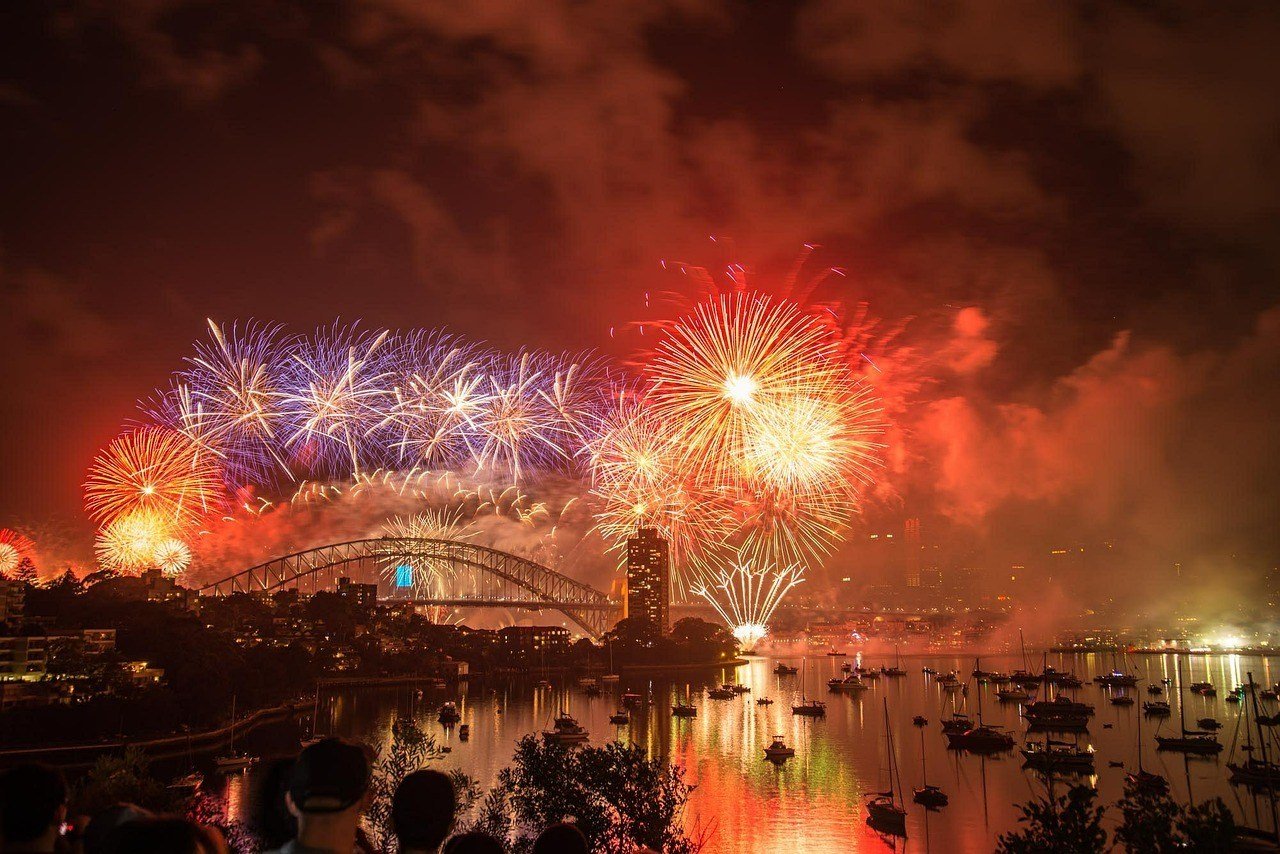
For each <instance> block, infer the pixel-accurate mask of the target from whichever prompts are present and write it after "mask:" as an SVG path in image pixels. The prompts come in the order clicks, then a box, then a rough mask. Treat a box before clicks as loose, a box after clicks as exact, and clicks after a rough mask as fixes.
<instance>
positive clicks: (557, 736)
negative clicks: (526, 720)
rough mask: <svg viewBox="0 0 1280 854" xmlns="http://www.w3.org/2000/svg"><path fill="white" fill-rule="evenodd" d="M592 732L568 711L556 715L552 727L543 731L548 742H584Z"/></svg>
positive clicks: (543, 735)
mask: <svg viewBox="0 0 1280 854" xmlns="http://www.w3.org/2000/svg"><path fill="white" fill-rule="evenodd" d="M589 735H590V733H588V732H587V729H586V727H584V726H582V725H581V724H580V723H578V721H577V720H576V719H574V717H573V716H572V715H570V714H569V713H568V712H561V713H560V714H558V715H556V717H555V721H554V722H553V723H552V728H551V729H549V730H543V731H542V739H543V741H545V742H547V743H548V744H552V743H555V744H570V745H572V744H582V743H583V742H584V741H586V740H587V738H588V736H589Z"/></svg>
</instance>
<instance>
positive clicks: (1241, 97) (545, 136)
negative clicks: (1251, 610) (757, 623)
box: [0, 0, 1280, 574]
mask: <svg viewBox="0 0 1280 854" xmlns="http://www.w3.org/2000/svg"><path fill="white" fill-rule="evenodd" d="M0 42H2V43H0V141H2V142H3V152H4V154H3V157H0V187H2V188H3V195H2V196H0V198H2V202H0V359H2V363H3V365H4V371H3V376H4V386H5V388H4V394H3V395H0V419H2V421H0V423H2V424H3V427H4V441H3V443H0V470H2V471H3V473H4V475H3V484H4V486H3V490H2V492H0V526H3V525H15V524H20V523H38V524H47V523H48V520H49V519H50V518H55V517H56V518H62V519H65V520H67V521H68V522H69V523H70V524H84V522H83V514H82V511H81V509H80V484H81V482H82V481H83V479H84V473H85V470H86V469H87V467H88V465H89V463H90V461H91V459H92V457H93V455H94V453H95V452H96V451H97V449H98V448H100V447H101V446H102V445H103V444H104V443H105V442H107V441H108V440H109V439H110V438H111V437H112V436H114V435H115V434H116V433H117V432H118V430H119V429H120V427H121V426H122V425H123V424H124V423H126V422H127V421H128V420H129V419H131V418H136V417H137V410H136V402H137V401H138V400H139V399H141V398H145V397H147V396H148V395H149V394H150V393H151V391H152V389H153V388H155V387H156V386H158V385H162V384H163V383H164V382H165V381H166V378H167V375H168V374H169V373H170V372H171V371H173V370H175V369H176V368H178V367H179V366H180V364H181V359H182V357H183V356H184V355H186V354H188V353H189V352H190V348H191V342H192V341H193V340H195V339H196V338H197V337H199V336H201V335H202V334H203V332H204V327H205V318H208V317H211V318H214V319H216V320H219V321H222V322H228V323H229V322H231V321H233V320H236V319H246V318H250V317H253V318H259V319H262V320H275V321H281V322H285V323H287V324H289V325H290V326H291V327H292V328H294V329H297V330H307V329H310V328H312V327H314V326H316V325H318V324H327V323H329V322H331V321H332V320H333V319H334V318H339V317H340V318H342V319H344V320H351V319H355V318H363V320H364V323H365V324H366V325H369V326H388V327H399V328H404V327H413V326H448V327H450V328H452V329H455V330H457V331H460V332H463V333H466V334H467V335H469V336H472V337H476V338H483V339H487V340H490V341H492V342H494V343H495V344H497V345H499V346H502V347H517V346H519V345H521V344H528V345H533V346H541V347H549V348H555V349H577V348H582V347H598V348H601V349H603V350H605V351H606V352H608V353H611V354H616V355H620V356H621V355H626V353H627V352H628V351H629V349H631V348H633V347H634V346H636V342H635V341H634V340H633V338H632V337H631V336H630V335H629V334H628V335H619V336H618V337H616V338H610V335H609V330H610V328H611V327H612V328H616V329H619V330H625V329H626V328H627V326H628V324H629V323H631V322H632V321H636V320H640V319H643V318H644V308H643V297H644V294H645V293H646V292H652V293H659V292H661V291H663V290H665V289H672V288H677V287H679V286H680V283H679V282H678V281H673V278H674V277H676V274H673V273H671V272H670V271H669V270H668V271H664V269H663V267H662V263H661V262H662V261H664V260H666V261H668V262H670V261H674V260H678V261H684V262H689V263H691V264H698V265H702V266H706V267H709V268H711V269H713V270H719V269H721V268H723V266H724V265H725V264H727V263H730V262H740V263H742V264H745V265H747V266H748V267H750V268H752V269H753V271H755V272H756V273H758V275H759V277H760V279H759V280H760V281H761V282H764V283H766V284H767V283H768V282H770V281H776V280H777V278H779V277H780V276H781V275H782V274H784V273H785V271H786V270H787V269H788V267H789V266H790V264H791V263H792V262H793V261H794V259H795V258H796V257H797V255H798V254H799V252H800V250H801V247H802V245H803V244H805V243H806V242H808V243H815V244H820V245H821V249H819V250H818V251H817V252H816V253H815V255H814V257H813V258H812V259H811V261H810V264H812V265H813V266H814V267H815V268H816V269H817V270H820V269H821V268H822V267H823V266H826V265H837V266H840V267H843V268H845V269H846V270H847V273H848V275H847V276H846V277H844V278H835V279H833V280H832V281H831V283H829V284H827V285H824V288H827V289H828V292H827V294H826V296H828V297H829V298H831V299H843V300H846V301H848V302H851V303H857V302H859V301H864V300H865V301H866V302H867V303H868V306H869V311H870V313H871V314H872V315H874V316H875V317H878V318H881V319H882V327H881V328H882V329H883V330H891V329H892V330H898V329H901V333H900V336H899V338H898V339H897V344H896V346H897V347H899V348H901V349H899V350H898V355H899V358H898V361H897V363H896V367H898V368H899V369H901V370H903V371H904V372H905V371H906V370H907V368H906V367H905V366H906V364H907V363H908V362H909V363H910V366H911V367H910V372H911V378H912V380H913V382H914V381H916V380H918V381H919V382H918V383H917V385H918V387H913V388H912V389H911V391H910V394H909V395H908V398H909V399H908V400H907V405H906V406H905V408H904V410H903V411H902V412H901V413H900V428H901V431H900V436H899V438H900V441H898V442H897V444H895V446H894V447H892V448H891V449H890V456H889V466H888V468H887V470H886V474H885V479H884V485H883V487H882V489H881V490H880V491H879V494H878V495H877V496H876V497H875V500H874V501H872V502H871V503H870V504H869V506H868V511H867V518H868V524H871V525H875V524H881V523H883V524H885V525H890V524H898V525H900V524H901V523H900V519H901V517H902V516H904V515H916V516H921V517H923V518H925V519H927V520H929V522H928V523H927V524H928V525H930V526H931V527H932V528H933V529H934V530H941V529H943V528H946V529H952V530H955V531H959V532H964V536H965V537H966V538H969V539H972V540H974V541H983V542H987V543H988V545H990V544H992V543H994V544H996V545H997V546H998V549H997V551H998V553H999V554H1000V555H1002V556H1004V557H1008V558H1009V559H1016V558H1017V555H1018V553H1019V552H1020V551H1025V552H1027V553H1033V552H1035V551H1036V550H1038V549H1041V548H1047V547H1048V546H1049V545H1051V544H1053V543H1056V542H1067V541H1071V542H1074V541H1077V540H1079V541H1081V542H1083V541H1086V540H1087V541H1090V542H1093V541H1097V540H1102V539H1107V540H1113V541H1115V542H1118V543H1121V544H1122V545H1123V546H1124V547H1125V550H1126V554H1127V555H1128V559H1129V560H1131V561H1132V562H1133V564H1134V565H1135V566H1136V565H1141V566H1144V567H1156V566H1166V565H1168V564H1169V563H1170V562H1171V561H1174V560H1178V561H1183V562H1186V563H1187V564H1188V565H1197V566H1200V567H1202V568H1203V569H1205V570H1212V571H1217V570H1219V569H1223V570H1224V571H1225V570H1226V569H1232V568H1239V569H1241V570H1242V571H1244V572H1245V573H1247V574H1248V573H1255V572H1261V571H1263V570H1265V569H1266V568H1268V567H1270V566H1273V565H1274V563H1275V561H1276V554H1277V550H1278V548H1280V546H1278V543H1277V539H1278V537H1280V535H1278V534H1277V529H1276V525H1275V520H1276V516H1277V510H1278V508H1280V452H1278V451H1277V444H1278V443H1277V440H1276V436H1277V434H1278V432H1277V427H1276V426H1275V425H1276V424H1277V422H1280V382H1278V380H1280V288H1278V287H1277V284H1276V283H1277V281H1278V279H1277V273H1278V272H1280V270H1278V267H1280V98H1278V97H1277V94H1276V93H1277V91H1278V90H1280V61H1278V60H1277V59H1276V45H1277V44H1280V6H1277V5H1276V4H1272V3H1264V2H1257V3H1185V4H1184V3H1136V2H1135V3H1119V2H1116V3H1069V2H1062V3H1036V4H1032V3H993V2H973V3H965V2H946V3H937V2H902V3H893V4H889V3H879V2H866V3H855V2H810V3H803V4H794V5H792V4H783V3H727V4H716V3H702V2H696V0H690V2H671V3H658V2H654V3H625V4H624V3H599V4H581V3H568V2H555V0H538V2H497V1H496V0H493V1H490V2H464V3H435V2H426V1H425V0H366V2H358V3H347V2H298V3H281V2H270V0H253V2H238V0H228V2H207V3H206V2H181V0H106V2H48V3H45V2H24V1H23V0H18V2H7V3H4V4H3V6H2V7H0ZM891 367H894V366H891ZM895 520H897V521H895Z"/></svg>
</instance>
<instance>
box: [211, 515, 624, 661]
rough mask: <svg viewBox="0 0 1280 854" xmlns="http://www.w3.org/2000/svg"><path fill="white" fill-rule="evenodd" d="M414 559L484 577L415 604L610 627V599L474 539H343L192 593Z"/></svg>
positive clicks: (300, 581)
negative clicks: (546, 615) (555, 616)
mask: <svg viewBox="0 0 1280 854" xmlns="http://www.w3.org/2000/svg"><path fill="white" fill-rule="evenodd" d="M415 561H417V562H419V563H423V562H437V563H441V564H446V565H450V566H452V567H455V568H466V569H471V570H474V571H475V575H477V576H480V577H481V578H482V579H483V580H484V581H485V583H483V584H474V585H472V589H471V590H470V591H467V592H464V593H461V594H458V593H450V594H446V595H442V596H439V597H435V598H421V597H413V598H412V601H416V602H419V603H422V604H441V605H455V606H463V607H507V608H524V609H537V610H542V609H546V610H555V611H560V612H561V613H563V614H565V615H566V616H568V617H569V618H570V619H572V620H573V621H574V622H575V623H577V624H578V625H579V626H581V627H582V628H583V629H584V630H585V631H586V633H587V634H588V635H589V636H590V637H592V638H597V639H598V638H599V637H600V636H601V635H603V634H604V632H605V631H607V630H608V629H609V627H610V626H611V625H612V620H613V619H614V616H615V613H614V612H615V611H616V610H617V605H616V604H615V603H613V602H611V601H610V600H609V598H608V597H607V596H606V595H605V594H604V593H601V592H600V591H599V590H596V589H595V588H594V587H592V586H591V585H589V584H584V583H583V582H581V581H576V580H574V579H572V578H569V577H568V576H567V575H564V574H562V573H559V572H556V571H555V570H553V569H551V568H549V567H546V566H543V565H542V564H540V563H537V562H536V561H532V560H529V559H528V558H523V557H519V556H518V555H513V554H511V553H509V552H504V551H501V550H499V549H494V548H490V547H488V546H482V545H479V544H477V543H468V542H461V541H457V540H437V539H425V538H420V537H378V538H369V539H362V540H350V541H348V542H343V543H333V544H331V545H327V546H320V547H318V548H313V549H307V550H305V551H299V552H294V553H293V554H289V555H285V556H283V557H278V558H275V559H273V560H269V561H266V562H265V563H261V564H258V565H257V566H253V567H250V568H248V569H246V570H243V571H242V572H238V573H236V574H235V575H231V576H228V577H227V578H224V579H222V580H221V581H217V582H214V583H213V584H210V585H207V586H205V587H203V588H201V589H200V594H201V595H202V596H230V595H231V594H233V593H269V592H274V591H277V590H286V589H306V588H307V587H308V586H309V587H310V589H311V590H312V591H314V590H316V589H323V587H327V586H329V585H330V584H332V583H333V582H334V581H335V580H336V575H337V573H338V572H339V571H344V572H350V568H351V567H353V566H355V565H363V566H365V567H366V568H373V569H374V572H376V573H377V574H378V575H379V576H381V575H383V574H384V571H385V570H386V568H388V567H390V568H392V570H394V567H395V566H396V565H398V564H399V563H407V564H410V565H412V564H413V563H414V562H415ZM326 581H327V583H326ZM382 583H384V584H385V583H386V582H385V580H384V581H383V582H382ZM321 585H323V586H321ZM406 601H409V600H406Z"/></svg>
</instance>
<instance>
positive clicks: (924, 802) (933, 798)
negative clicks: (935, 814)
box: [911, 785, 948, 810]
mask: <svg viewBox="0 0 1280 854" xmlns="http://www.w3.org/2000/svg"><path fill="white" fill-rule="evenodd" d="M914 792H915V794H914V795H913V796H912V798H911V800H913V801H915V802H916V803H918V804H920V806H922V807H924V808H925V809H931V810H936V809H941V808H942V807H945V806H946V805H947V803H948V801H947V794H946V792H944V791H942V790H941V789H939V788H938V787H937V786H928V785H926V786H921V787H920V788H918V789H915V790H914Z"/></svg>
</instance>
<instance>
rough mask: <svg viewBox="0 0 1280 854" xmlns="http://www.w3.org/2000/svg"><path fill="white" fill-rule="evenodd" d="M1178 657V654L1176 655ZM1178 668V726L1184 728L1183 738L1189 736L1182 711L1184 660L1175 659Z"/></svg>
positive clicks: (1185, 718)
mask: <svg viewBox="0 0 1280 854" xmlns="http://www.w3.org/2000/svg"><path fill="white" fill-rule="evenodd" d="M1174 654H1175V655H1177V653H1174ZM1174 661H1175V663H1176V665H1177V668H1178V724H1179V725H1180V726H1181V727H1182V736H1183V738H1185V737H1186V735H1187V716H1186V714H1185V713H1184V712H1183V710H1182V659H1181V658H1175V659H1174Z"/></svg>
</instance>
